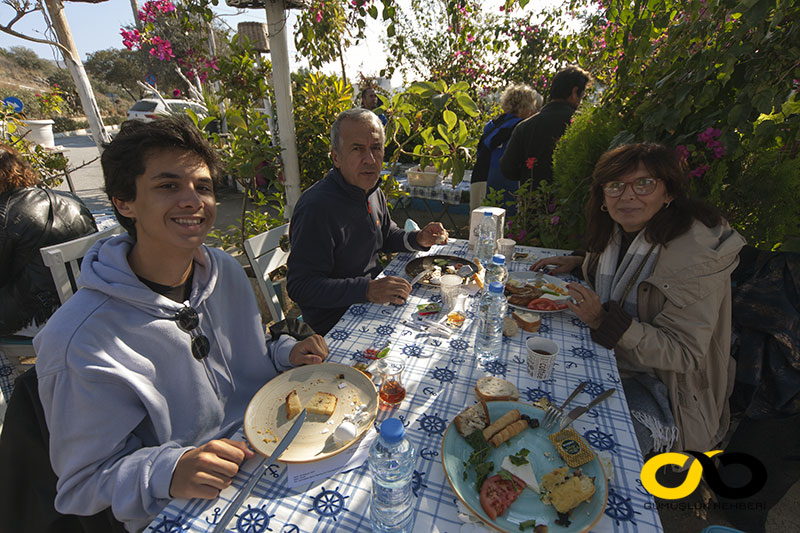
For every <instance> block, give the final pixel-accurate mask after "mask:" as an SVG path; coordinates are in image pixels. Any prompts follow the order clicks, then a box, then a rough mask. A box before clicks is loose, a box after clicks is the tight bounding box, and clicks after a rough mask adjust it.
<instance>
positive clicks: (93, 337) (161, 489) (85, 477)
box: [34, 234, 294, 531]
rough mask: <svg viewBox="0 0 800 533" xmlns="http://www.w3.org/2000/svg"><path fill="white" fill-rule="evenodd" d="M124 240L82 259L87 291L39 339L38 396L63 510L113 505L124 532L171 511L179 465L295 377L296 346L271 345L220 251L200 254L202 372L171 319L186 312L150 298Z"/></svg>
mask: <svg viewBox="0 0 800 533" xmlns="http://www.w3.org/2000/svg"><path fill="white" fill-rule="evenodd" d="M132 246H133V240H132V239H131V238H130V237H129V236H128V235H127V234H126V235H119V236H116V237H111V238H110V239H105V240H103V241H100V242H98V243H97V244H96V245H95V246H94V247H93V248H92V249H91V250H90V251H89V253H88V254H87V255H86V257H85V259H84V261H83V264H82V272H81V277H80V284H81V285H82V287H83V288H81V289H80V290H79V291H78V292H77V293H75V295H74V296H73V297H72V298H70V299H69V300H68V301H67V302H66V303H65V304H64V305H63V306H62V307H61V308H60V309H59V310H58V311H57V312H56V313H55V314H54V315H53V316H52V317H51V319H50V320H49V321H48V322H47V324H46V326H45V328H44V329H43V330H42V331H41V332H40V333H39V334H38V335H37V336H36V338H35V339H34V346H35V348H36V353H37V355H38V359H37V361H36V371H37V374H38V376H39V395H40V397H41V401H42V406H43V407H44V413H45V418H46V420H47V426H48V428H49V430H50V460H51V462H52V465H53V470H54V471H55V473H56V475H57V476H58V484H57V487H56V488H57V491H58V494H57V496H56V500H55V507H56V509H57V510H58V511H59V512H61V513H65V514H78V515H91V514H94V513H97V512H98V511H100V510H102V509H105V508H107V507H109V506H111V508H112V511H113V513H114V516H116V518H117V519H118V520H120V521H122V522H124V523H125V526H126V528H127V529H128V530H129V531H137V530H141V529H142V528H144V527H145V526H146V525H147V523H148V522H149V521H151V520H152V519H153V518H154V517H155V516H156V515H157V514H158V513H159V511H160V510H161V509H162V508H163V507H164V506H165V505H166V504H167V503H168V501H169V498H170V495H169V486H170V482H171V480H172V473H173V471H174V469H175V465H176V463H177V461H178V459H179V458H180V457H181V455H183V454H184V453H185V452H186V451H188V450H190V449H192V448H193V447H195V446H198V445H201V444H204V443H206V442H208V441H210V440H212V439H217V438H221V437H227V436H230V435H231V434H232V433H233V432H234V431H235V430H236V428H237V427H238V426H239V425H241V423H242V419H243V417H244V412H245V409H246V407H247V404H248V403H249V400H250V399H251V398H252V396H253V395H254V394H255V393H256V392H257V391H258V389H259V388H261V387H262V386H263V385H264V384H265V383H266V382H267V381H268V380H269V379H271V378H272V377H274V376H275V375H276V374H277V373H278V372H279V371H280V370H283V369H286V368H289V367H290V366H291V365H290V364H289V351H290V350H291V347H292V346H293V345H294V340H292V339H290V338H288V337H281V339H279V340H278V341H276V342H275V343H270V344H269V345H268V344H267V343H266V340H265V337H264V328H263V326H262V324H261V320H260V315H259V312H258V307H257V304H256V301H255V297H254V294H253V289H252V286H251V285H250V282H249V281H248V280H247V277H246V276H245V274H244V272H243V270H242V268H241V266H240V265H239V263H238V262H237V261H236V260H235V259H233V258H232V257H230V256H228V255H227V254H225V253H224V252H222V251H220V250H215V249H210V248H206V247H202V248H200V249H199V250H198V251H197V253H196V255H195V267H194V278H193V282H192V289H191V294H190V297H189V304H190V305H191V306H192V307H194V308H195V309H196V310H197V311H198V313H199V316H200V325H199V331H200V332H201V333H202V334H204V335H205V336H206V337H208V339H209V340H210V343H211V352H210V354H209V356H208V357H207V358H205V359H204V360H203V361H202V362H201V361H197V360H195V359H194V358H193V357H192V352H191V336H190V334H189V333H187V332H185V331H183V330H181V329H180V328H179V327H178V324H177V322H176V321H175V320H174V316H175V314H176V312H177V311H178V310H180V309H181V308H182V305H181V304H179V303H177V302H174V301H172V300H170V299H169V298H166V297H164V296H161V295H159V294H157V293H155V292H153V291H152V290H150V289H149V288H147V287H146V286H145V285H144V284H143V283H142V282H141V281H139V279H138V278H137V277H136V275H135V274H134V273H133V272H132V271H131V269H130V266H129V265H128V261H127V256H128V253H129V251H130V249H131V247H132Z"/></svg>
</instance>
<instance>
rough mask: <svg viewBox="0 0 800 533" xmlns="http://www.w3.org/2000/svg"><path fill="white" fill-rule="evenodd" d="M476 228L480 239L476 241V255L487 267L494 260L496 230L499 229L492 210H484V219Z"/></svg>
mask: <svg viewBox="0 0 800 533" xmlns="http://www.w3.org/2000/svg"><path fill="white" fill-rule="evenodd" d="M476 229H477V232H478V239H477V241H476V243H475V256H476V257H477V258H478V259H480V260H481V264H482V265H483V266H484V268H486V267H487V266H488V265H489V263H490V262H491V261H492V255H493V254H494V244H495V239H496V235H495V231H496V229H497V223H496V222H495V220H494V218H493V217H492V213H491V211H484V212H483V219H482V220H481V221H480V223H479V224H478V227H477V228H476Z"/></svg>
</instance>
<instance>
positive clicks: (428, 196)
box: [395, 174, 470, 205]
mask: <svg viewBox="0 0 800 533" xmlns="http://www.w3.org/2000/svg"><path fill="white" fill-rule="evenodd" d="M395 179H396V180H397V183H398V184H399V185H400V189H401V190H403V191H405V192H407V193H408V195H409V196H411V197H412V198H423V199H425V200H439V201H440V202H444V203H447V204H453V205H458V204H463V203H467V204H468V203H469V184H470V182H469V176H468V175H465V176H464V179H463V180H461V182H460V183H459V184H458V185H456V186H455V187H453V183H452V182H451V181H450V180H449V179H444V180H442V181H441V182H440V183H438V184H437V185H435V186H433V187H420V186H417V185H409V184H408V177H407V176H406V175H405V174H399V175H397V176H395Z"/></svg>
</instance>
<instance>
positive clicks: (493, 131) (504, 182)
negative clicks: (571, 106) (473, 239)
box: [470, 84, 543, 214]
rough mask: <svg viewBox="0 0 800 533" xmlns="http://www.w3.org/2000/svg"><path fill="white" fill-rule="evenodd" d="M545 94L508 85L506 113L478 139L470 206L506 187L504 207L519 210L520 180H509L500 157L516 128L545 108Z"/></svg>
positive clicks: (504, 101) (504, 99)
mask: <svg viewBox="0 0 800 533" xmlns="http://www.w3.org/2000/svg"><path fill="white" fill-rule="evenodd" d="M542 101H543V98H542V95H541V94H539V93H538V92H536V90H534V89H533V88H531V87H530V86H528V85H523V84H512V85H509V86H508V87H506V89H505V90H504V91H503V94H502V96H501V97H500V107H501V108H502V109H503V113H502V114H500V115H498V116H496V117H495V118H493V119H492V120H490V121H489V122H488V123H487V124H486V126H485V127H484V128H483V135H482V136H481V138H480V140H479V141H478V149H477V157H476V160H475V168H474V169H473V170H472V179H471V182H470V208H471V209H476V208H477V207H478V206H480V205H481V202H482V201H483V199H484V197H485V196H486V192H487V189H494V190H496V191H499V190H504V191H505V194H504V199H505V202H504V204H503V205H502V206H501V207H505V208H507V209H508V210H509V214H513V213H514V212H516V207H515V200H514V196H513V193H514V192H515V191H516V190H517V189H518V188H519V182H518V181H513V180H509V179H507V178H506V177H505V176H504V175H503V172H502V171H501V170H500V158H501V157H502V156H503V152H504V151H505V148H506V143H507V142H508V139H509V138H510V137H511V132H512V131H513V130H514V127H515V126H516V125H517V124H518V123H519V122H521V121H523V120H525V119H526V118H528V117H530V116H533V115H535V114H536V113H537V112H538V111H539V109H540V108H541V107H542Z"/></svg>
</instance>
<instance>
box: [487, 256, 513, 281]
mask: <svg viewBox="0 0 800 533" xmlns="http://www.w3.org/2000/svg"><path fill="white" fill-rule="evenodd" d="M507 278H508V271H507V270H506V256H504V255H503V254H494V256H492V263H491V264H490V265H489V266H487V267H486V276H485V277H484V287H488V286H489V285H490V284H491V283H492V282H493V281H499V282H500V283H502V284H503V286H505V284H506V279H507Z"/></svg>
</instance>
